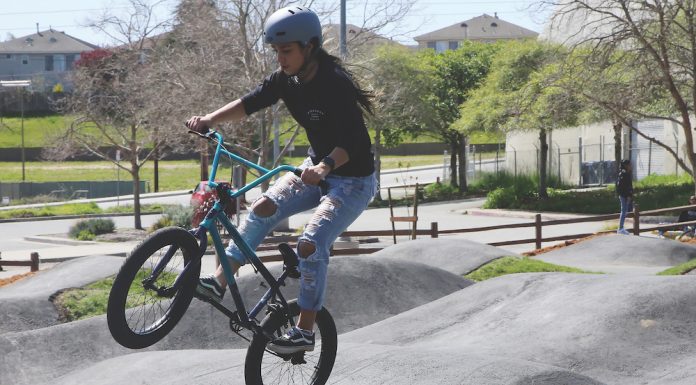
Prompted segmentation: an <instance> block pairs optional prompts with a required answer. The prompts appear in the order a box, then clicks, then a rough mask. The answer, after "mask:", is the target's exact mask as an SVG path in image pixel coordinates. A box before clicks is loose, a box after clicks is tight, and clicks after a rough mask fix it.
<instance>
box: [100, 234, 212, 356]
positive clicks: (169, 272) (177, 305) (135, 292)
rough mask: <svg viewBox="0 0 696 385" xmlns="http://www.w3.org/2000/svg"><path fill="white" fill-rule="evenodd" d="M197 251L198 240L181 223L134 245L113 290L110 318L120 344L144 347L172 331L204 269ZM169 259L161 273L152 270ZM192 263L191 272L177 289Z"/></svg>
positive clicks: (115, 280)
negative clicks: (186, 267) (179, 225)
mask: <svg viewBox="0 0 696 385" xmlns="http://www.w3.org/2000/svg"><path fill="white" fill-rule="evenodd" d="M198 253H199V248H198V242H197V241H196V238H195V237H194V236H193V235H191V234H190V233H189V232H188V231H186V230H184V229H182V228H180V227H166V228H163V229H160V230H157V231H156V232H154V233H152V235H150V236H149V237H148V238H147V239H145V240H144V241H143V242H142V243H140V244H139V245H138V246H136V248H135V249H133V251H132V252H131V254H130V256H129V257H128V258H127V259H126V261H125V262H124V263H123V266H121V269H120V270H119V272H118V274H117V275H116V278H115V279H114V283H113V286H112V287H111V292H110V293H109V301H108V305H107V311H106V319H107V323H108V325H109V331H110V332H111V335H112V336H113V337H114V339H115V340H116V342H118V343H119V344H121V345H123V346H125V347H127V348H131V349H142V348H145V347H148V346H150V345H153V344H154V343H156V342H158V341H159V340H161V339H162V338H164V336H166V335H167V334H168V333H169V332H170V331H171V330H172V328H173V327H174V326H175V325H176V324H177V322H179V320H180V319H181V317H182V316H183V315H184V313H185V312H186V309H188V306H189V305H190V304H191V300H192V299H193V295H194V291H195V289H196V284H197V283H198V276H199V274H200V270H201V264H200V260H199V259H198V258H195V257H196V256H197V254H198ZM165 256H166V257H165ZM165 258H166V259H167V260H166V264H164V263H162V265H163V266H161V267H162V268H161V271H160V272H159V274H153V272H154V271H155V270H156V267H157V266H158V265H159V264H160V261H162V260H163V259H165ZM190 263H193V265H192V266H191V267H190V268H189V270H188V273H187V275H186V276H185V277H183V276H182V277H181V278H179V284H178V285H177V287H176V288H174V286H173V285H174V282H175V281H176V280H177V278H178V277H179V276H180V275H181V273H182V271H183V270H184V267H185V266H187V265H188V264H190Z"/></svg>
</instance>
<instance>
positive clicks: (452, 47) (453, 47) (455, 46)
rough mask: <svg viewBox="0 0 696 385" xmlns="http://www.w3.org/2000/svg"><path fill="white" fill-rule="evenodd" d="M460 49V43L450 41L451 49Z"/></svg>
mask: <svg viewBox="0 0 696 385" xmlns="http://www.w3.org/2000/svg"><path fill="white" fill-rule="evenodd" d="M457 48H459V42H458V41H450V42H449V49H457Z"/></svg>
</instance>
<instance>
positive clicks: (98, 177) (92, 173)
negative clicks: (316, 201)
mask: <svg viewBox="0 0 696 385" xmlns="http://www.w3.org/2000/svg"><path fill="white" fill-rule="evenodd" d="M303 159H304V158H303V157H293V158H285V159H284V160H283V163H286V164H291V165H297V164H300V163H301V162H302V160H303ZM431 164H442V156H441V155H419V156H409V157H402V156H389V157H383V158H382V168H383V169H385V170H386V169H393V168H404V169H405V168H409V167H417V166H424V165H431ZM117 173H118V175H117ZM25 174H26V181H27V182H69V181H107V180H108V181H113V180H117V178H120V180H122V181H131V180H133V179H132V177H131V175H130V174H129V173H127V172H125V171H123V170H121V171H120V172H118V171H117V168H116V166H115V165H114V164H112V163H110V162H105V161H94V162H26V163H25ZM231 174H232V168H231V164H230V163H229V162H225V161H223V162H221V163H220V166H219V168H218V171H217V176H218V179H220V180H230V177H231ZM140 179H141V180H146V181H149V182H150V188H153V187H154V186H153V183H154V182H153V180H154V164H153V162H147V163H145V165H144V167H143V168H142V169H141V171H140ZM0 180H1V181H3V182H20V181H21V180H22V164H21V162H0ZM199 180H200V164H199V163H198V162H196V161H194V160H171V161H169V160H168V161H160V162H159V189H160V191H176V190H186V189H192V188H193V187H194V186H195V185H196V184H198V182H199ZM252 180H254V177H253V176H252V175H251V174H249V176H248V179H247V182H249V181H252Z"/></svg>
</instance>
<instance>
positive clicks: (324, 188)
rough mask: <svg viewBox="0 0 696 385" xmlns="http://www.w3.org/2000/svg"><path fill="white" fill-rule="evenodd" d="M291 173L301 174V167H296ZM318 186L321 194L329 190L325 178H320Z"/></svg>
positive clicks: (299, 175)
mask: <svg viewBox="0 0 696 385" xmlns="http://www.w3.org/2000/svg"><path fill="white" fill-rule="evenodd" d="M292 173H293V174H295V175H297V176H298V177H301V176H302V169H301V168H296V169H294V170H293V171H292ZM318 186H319V188H320V189H321V195H326V194H327V193H328V192H329V183H328V182H327V181H325V180H323V179H322V180H320V181H319V184H318Z"/></svg>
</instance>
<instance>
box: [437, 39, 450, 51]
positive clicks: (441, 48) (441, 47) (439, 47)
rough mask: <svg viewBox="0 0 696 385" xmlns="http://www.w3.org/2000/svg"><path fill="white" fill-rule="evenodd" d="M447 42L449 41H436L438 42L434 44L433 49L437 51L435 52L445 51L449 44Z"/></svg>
mask: <svg viewBox="0 0 696 385" xmlns="http://www.w3.org/2000/svg"><path fill="white" fill-rule="evenodd" d="M447 43H449V42H447V41H438V42H437V43H436V44H435V51H437V52H445V51H447V47H448V46H449V45H448V44H447Z"/></svg>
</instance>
